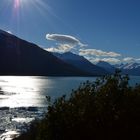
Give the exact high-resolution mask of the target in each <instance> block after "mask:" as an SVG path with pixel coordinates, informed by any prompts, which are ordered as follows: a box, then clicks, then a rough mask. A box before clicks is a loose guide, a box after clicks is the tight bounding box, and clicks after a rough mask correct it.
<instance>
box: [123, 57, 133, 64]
mask: <svg viewBox="0 0 140 140" xmlns="http://www.w3.org/2000/svg"><path fill="white" fill-rule="evenodd" d="M122 61H123V62H124V63H131V62H135V59H134V58H133V57H126V58H123V60H122Z"/></svg>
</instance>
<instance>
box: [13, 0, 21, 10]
mask: <svg viewBox="0 0 140 140" xmlns="http://www.w3.org/2000/svg"><path fill="white" fill-rule="evenodd" d="M19 6H20V0H14V7H15V8H19Z"/></svg>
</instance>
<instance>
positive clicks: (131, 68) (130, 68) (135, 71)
mask: <svg viewBox="0 0 140 140" xmlns="http://www.w3.org/2000/svg"><path fill="white" fill-rule="evenodd" d="M96 65H97V66H100V67H102V68H104V69H105V70H106V71H109V72H110V73H114V72H115V69H120V70H121V72H122V73H123V74H129V75H136V76H140V64H139V63H135V62H131V63H126V64H123V63H121V64H116V65H111V64H109V63H107V62H104V61H100V62H98V63H97V64H96Z"/></svg>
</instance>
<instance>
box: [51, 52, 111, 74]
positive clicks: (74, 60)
mask: <svg viewBox="0 0 140 140" xmlns="http://www.w3.org/2000/svg"><path fill="white" fill-rule="evenodd" d="M53 54H54V55H55V56H56V57H58V58H59V59H61V60H63V61H65V62H66V63H69V64H71V65H73V66H75V67H77V68H78V69H82V70H83V71H85V72H88V73H91V74H92V75H105V74H108V72H107V71H106V70H105V69H103V68H101V67H98V66H96V65H94V64H92V63H91V62H89V61H88V60H87V59H86V58H84V57H83V56H79V55H77V54H74V53H72V52H66V53H63V54H59V53H53Z"/></svg>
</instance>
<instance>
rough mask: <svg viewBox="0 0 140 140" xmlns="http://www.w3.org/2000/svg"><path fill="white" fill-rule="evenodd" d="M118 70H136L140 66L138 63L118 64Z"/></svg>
mask: <svg viewBox="0 0 140 140" xmlns="http://www.w3.org/2000/svg"><path fill="white" fill-rule="evenodd" d="M118 68H120V69H124V70H125V69H128V70H130V69H137V68H140V64H139V63H127V64H120V65H119V66H118Z"/></svg>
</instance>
